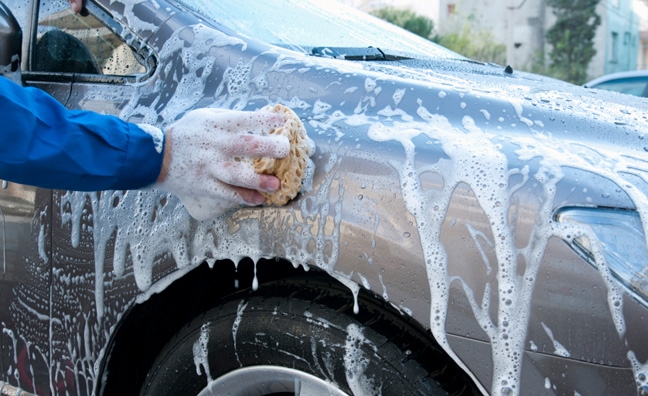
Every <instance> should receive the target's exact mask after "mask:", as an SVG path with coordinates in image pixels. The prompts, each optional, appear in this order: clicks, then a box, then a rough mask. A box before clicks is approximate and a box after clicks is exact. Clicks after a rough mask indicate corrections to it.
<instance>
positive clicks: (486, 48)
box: [434, 23, 506, 64]
mask: <svg viewBox="0 0 648 396" xmlns="http://www.w3.org/2000/svg"><path fill="white" fill-rule="evenodd" d="M434 41H435V42H437V43H438V44H440V45H442V46H444V47H446V48H448V49H450V50H452V51H454V52H457V53H459V54H461V55H463V56H465V57H467V58H470V59H474V60H477V61H482V62H491V63H497V64H504V63H505V62H506V45H504V44H498V43H496V42H495V39H494V38H493V34H492V33H491V32H490V31H487V30H484V29H481V28H479V27H478V26H477V25H475V24H472V23H465V24H463V25H462V26H461V29H460V30H459V31H458V32H454V33H448V34H446V35H443V36H437V37H435V38H434Z"/></svg>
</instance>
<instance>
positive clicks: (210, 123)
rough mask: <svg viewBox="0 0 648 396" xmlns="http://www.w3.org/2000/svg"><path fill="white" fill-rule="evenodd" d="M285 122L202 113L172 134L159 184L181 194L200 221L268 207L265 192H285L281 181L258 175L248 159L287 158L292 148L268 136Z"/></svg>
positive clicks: (259, 115)
mask: <svg viewBox="0 0 648 396" xmlns="http://www.w3.org/2000/svg"><path fill="white" fill-rule="evenodd" d="M284 123H285V120H284V118H283V116H281V115H279V114H276V113H265V112H243V111H233V110H223V109H199V110H194V111H191V112H189V113H187V114H186V115H185V116H184V117H183V118H182V119H180V120H179V121H177V122H176V123H175V124H173V125H171V127H169V128H168V129H167V131H166V144H165V150H164V151H165V152H164V162H163V165H162V171H161V172H160V177H159V178H158V182H157V184H156V185H155V187H156V188H159V189H161V190H164V191H168V192H170V193H172V194H174V195H176V196H177V197H178V198H179V199H180V201H182V203H183V204H184V205H185V207H186V208H187V210H188V211H189V214H191V216H192V217H194V218H196V219H198V220H204V219H208V218H211V217H216V216H219V215H221V214H223V213H225V212H227V211H228V210H230V209H234V208H238V207H240V206H241V205H261V204H263V203H264V202H265V198H264V197H263V195H261V194H260V193H259V191H265V192H274V191H276V190H277V189H279V187H280V184H281V183H280V181H279V179H277V178H276V177H275V176H271V175H263V174H257V173H256V172H255V171H254V169H253V168H252V165H251V163H250V161H240V160H239V158H240V157H248V158H260V157H271V158H283V157H285V156H286V155H288V153H289V151H290V143H289V142H288V139H286V138H285V137H283V136H275V135H268V133H269V132H270V131H271V130H272V129H274V128H278V127H280V126H282V125H283V124H284Z"/></svg>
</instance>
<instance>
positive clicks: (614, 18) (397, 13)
mask: <svg viewBox="0 0 648 396" xmlns="http://www.w3.org/2000/svg"><path fill="white" fill-rule="evenodd" d="M338 1H340V2H342V3H345V4H347V5H350V6H353V7H355V8H358V9H361V10H363V11H365V12H369V13H371V14H374V15H376V16H378V17H380V18H382V19H385V20H387V21H389V22H392V23H394V24H396V25H399V26H401V27H404V28H405V29H407V30H410V31H412V32H414V33H416V34H418V35H420V36H423V37H425V38H427V39H429V40H432V41H434V42H437V43H439V44H441V45H443V46H444V47H447V48H449V49H451V50H453V51H455V52H458V53H460V54H461V55H464V56H466V57H469V58H471V59H475V60H480V61H484V62H493V63H497V64H500V65H511V66H512V67H513V68H514V69H517V70H524V71H530V72H534V73H538V74H543V75H546V76H550V77H555V78H558V79H561V80H565V81H569V82H571V83H574V84H578V85H581V84H584V83H585V82H587V81H588V80H591V79H593V78H596V77H599V76H602V75H605V74H610V73H615V72H622V71H630V70H645V69H648V0H338Z"/></svg>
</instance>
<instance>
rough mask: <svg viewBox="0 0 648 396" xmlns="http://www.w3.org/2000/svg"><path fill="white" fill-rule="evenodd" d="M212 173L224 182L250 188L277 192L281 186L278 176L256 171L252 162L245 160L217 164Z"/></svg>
mask: <svg viewBox="0 0 648 396" xmlns="http://www.w3.org/2000/svg"><path fill="white" fill-rule="evenodd" d="M212 174H213V175H214V177H216V178H217V179H219V180H220V181H222V182H223V183H226V184H229V185H231V186H237V187H243V188H247V189H250V190H257V191H264V192H275V191H277V190H278V189H279V188H280V187H281V181H280V180H279V179H278V178H277V177H276V176H272V175H265V174H259V173H256V172H255V171H254V169H253V168H252V166H250V164H247V163H243V162H226V163H224V164H215V165H214V168H212Z"/></svg>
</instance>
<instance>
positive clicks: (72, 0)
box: [68, 0, 83, 14]
mask: <svg viewBox="0 0 648 396" xmlns="http://www.w3.org/2000/svg"><path fill="white" fill-rule="evenodd" d="M68 3H69V4H70V8H72V11H74V12H75V13H77V14H78V13H80V12H81V10H82V9H83V0H68Z"/></svg>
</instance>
